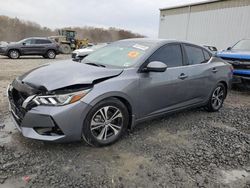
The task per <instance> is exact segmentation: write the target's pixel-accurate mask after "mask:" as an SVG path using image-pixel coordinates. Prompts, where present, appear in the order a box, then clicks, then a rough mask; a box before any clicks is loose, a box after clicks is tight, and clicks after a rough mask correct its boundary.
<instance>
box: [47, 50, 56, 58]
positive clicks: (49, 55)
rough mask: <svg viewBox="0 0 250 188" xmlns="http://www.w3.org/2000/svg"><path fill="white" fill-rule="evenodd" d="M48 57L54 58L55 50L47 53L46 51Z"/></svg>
mask: <svg viewBox="0 0 250 188" xmlns="http://www.w3.org/2000/svg"><path fill="white" fill-rule="evenodd" d="M48 58H50V59H54V58H55V52H53V51H49V53H48Z"/></svg>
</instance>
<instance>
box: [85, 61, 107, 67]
mask: <svg viewBox="0 0 250 188" xmlns="http://www.w3.org/2000/svg"><path fill="white" fill-rule="evenodd" d="M85 64H88V65H93V66H97V67H106V66H105V65H102V64H98V63H92V62H89V63H85Z"/></svg>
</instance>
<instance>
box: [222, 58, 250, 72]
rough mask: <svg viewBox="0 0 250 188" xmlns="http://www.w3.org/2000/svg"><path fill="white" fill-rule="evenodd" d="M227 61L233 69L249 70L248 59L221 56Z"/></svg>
mask: <svg viewBox="0 0 250 188" xmlns="http://www.w3.org/2000/svg"><path fill="white" fill-rule="evenodd" d="M222 59H224V60H225V61H227V62H228V63H230V64H231V65H232V66H233V68H234V69H243V70H245V69H247V70H250V60H249V61H247V60H242V59H230V58H222Z"/></svg>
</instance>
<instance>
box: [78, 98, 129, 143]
mask: <svg viewBox="0 0 250 188" xmlns="http://www.w3.org/2000/svg"><path fill="white" fill-rule="evenodd" d="M105 109H107V110H106V112H107V113H106V114H107V117H108V118H106V120H107V122H106V120H104V118H102V117H104V116H105ZM116 110H117V111H116ZM101 112H103V114H102V113H101ZM116 113H117V115H115V114H116ZM113 116H114V117H116V116H117V117H116V118H114V120H111V118H112V117H113ZM120 116H121V117H120ZM104 121H105V122H104ZM108 121H110V123H109V122H108ZM128 124H129V113H128V110H127V108H126V106H125V105H124V104H123V103H122V102H121V101H120V100H118V99H116V98H109V99H106V100H103V101H101V102H99V103H97V104H96V105H95V106H94V107H93V108H92V109H91V110H90V112H89V113H88V115H87V117H86V119H85V121H84V124H83V130H82V136H83V139H84V140H85V141H86V142H87V143H88V144H89V145H91V146H96V147H101V146H107V145H110V144H113V143H114V142H116V141H117V140H118V139H119V138H120V137H121V136H122V135H123V133H124V132H125V131H126V130H127V127H128ZM111 125H112V126H111ZM114 126H115V127H114ZM115 130H116V131H115ZM105 138H106V139H105Z"/></svg>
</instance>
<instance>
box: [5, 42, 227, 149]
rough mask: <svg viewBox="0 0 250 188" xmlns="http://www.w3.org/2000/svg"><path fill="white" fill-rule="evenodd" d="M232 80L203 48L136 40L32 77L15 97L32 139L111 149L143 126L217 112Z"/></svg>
mask: <svg viewBox="0 0 250 188" xmlns="http://www.w3.org/2000/svg"><path fill="white" fill-rule="evenodd" d="M231 78H232V66H231V65H229V64H228V63H227V62H225V61H223V60H222V59H221V58H217V57H213V56H212V54H211V53H210V52H209V51H208V50H206V49H205V48H203V47H200V46H197V45H193V44H190V43H186V42H179V41H173V40H160V39H156V40H153V39H152V40H151V39H129V40H122V41H117V42H114V43H112V44H109V45H107V46H105V47H103V48H100V49H98V50H97V51H95V52H93V53H91V54H90V55H88V56H87V57H85V58H84V59H83V60H82V61H81V62H80V63H77V62H72V61H71V60H66V61H64V62H58V63H53V64H47V65H44V66H42V67H39V68H36V69H34V70H33V71H29V72H28V73H26V74H24V75H22V76H19V77H17V78H16V79H15V80H14V81H13V82H12V84H11V85H10V86H9V89H8V97H9V101H10V110H11V113H12V115H13V117H14V122H16V125H17V128H18V129H19V130H20V131H21V132H22V134H23V135H24V136H25V137H28V138H33V139H39V140H47V141H56V142H63V141H76V140H80V139H82V138H83V139H84V140H85V141H86V142H87V143H89V144H91V145H94V146H104V145H108V144H111V143H113V142H115V141H117V140H118V139H119V138H120V137H121V135H122V134H123V133H124V132H125V131H126V130H127V129H130V128H132V127H133V126H134V125H135V124H136V123H139V122H141V121H145V120H148V119H150V118H154V117H157V116H160V115H163V114H166V113H172V112H176V111H180V110H183V109H187V108H191V107H205V108H206V109H207V110H208V111H210V112H214V111H218V110H219V109H220V108H221V107H222V105H223V101H224V99H225V98H226V96H227V91H228V88H230V82H231ZM197 123H199V122H197ZM152 128H153V127H152Z"/></svg>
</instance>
